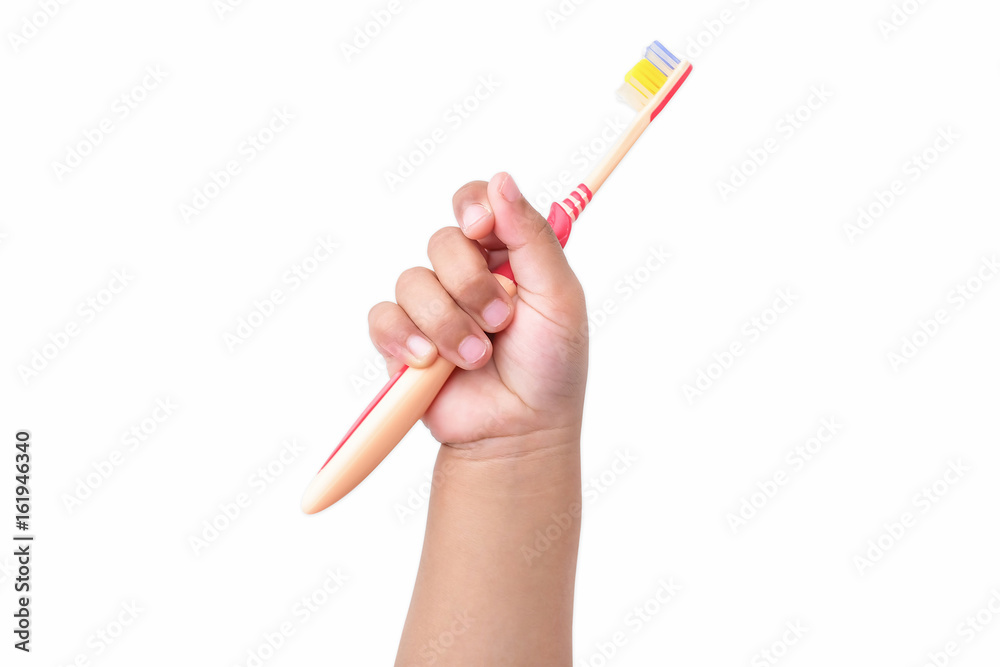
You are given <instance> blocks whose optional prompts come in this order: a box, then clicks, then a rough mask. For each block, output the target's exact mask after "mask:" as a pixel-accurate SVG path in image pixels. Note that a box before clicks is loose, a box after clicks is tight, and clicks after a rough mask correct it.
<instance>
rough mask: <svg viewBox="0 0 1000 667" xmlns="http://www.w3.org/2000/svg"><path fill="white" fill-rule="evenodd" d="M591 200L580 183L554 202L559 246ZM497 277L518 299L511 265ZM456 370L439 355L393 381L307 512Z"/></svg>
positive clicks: (327, 501) (326, 471) (377, 454)
mask: <svg viewBox="0 0 1000 667" xmlns="http://www.w3.org/2000/svg"><path fill="white" fill-rule="evenodd" d="M591 196H592V194H591V192H590V189H589V188H587V186H586V185H580V187H579V188H577V189H576V190H575V191H574V192H573V194H572V195H571V196H570V197H567V198H566V200H565V201H564V202H563V203H562V204H559V203H558V202H557V203H554V204H552V209H551V211H550V212H549V218H548V221H549V224H550V225H552V229H553V230H554V231H555V233H556V237H557V238H558V239H559V243H560V244H562V245H566V241H567V239H569V233H570V229H571V228H572V225H573V220H575V219H576V217H577V216H578V215H579V214H580V212H582V211H583V208H584V207H585V206H586V205H587V203H588V202H589V201H590V197H591ZM567 211H569V212H567ZM494 273H495V274H496V276H497V280H499V281H500V284H501V285H503V287H504V289H506V290H507V293H508V294H510V295H511V296H514V295H515V294H516V293H517V286H516V285H515V284H514V276H513V273H512V272H511V268H510V263H509V262H505V263H504V264H503V265H502V266H500V267H498V268H497V269H495V270H494ZM454 370H455V365H454V364H453V363H451V362H450V361H448V360H447V359H445V358H444V357H438V358H437V360H436V361H435V362H434V363H433V364H431V365H430V366H428V367H427V368H410V367H408V366H404V367H403V368H401V369H400V370H399V371H398V372H397V373H396V374H395V375H393V376H392V377H391V378H389V382H388V383H386V385H385V386H384V387H382V390H381V391H380V392H379V393H378V395H377V396H375V399H374V400H372V402H371V403H370V404H369V405H368V407H367V408H365V411H364V412H362V413H361V416H360V417H358V419H357V421H355V422H354V424H353V425H352V426H351V428H350V430H349V431H348V432H347V435H345V436H344V439H343V440H341V441H340V444H339V445H337V447H336V448H335V449H334V450H333V454H331V455H330V458H328V459H327V460H326V463H325V464H323V467H322V468H320V471H319V472H318V473H317V474H316V477H314V478H313V480H312V482H311V483H310V484H309V486H308V488H307V489H306V492H305V495H304V496H303V497H302V511H304V512H305V513H307V514H315V513H316V512H320V511H322V510H324V509H326V508H327V507H329V506H330V505H332V504H334V503H335V502H337V501H338V500H340V499H341V498H343V497H344V496H346V495H347V494H348V493H350V492H351V490H352V489H354V487H356V486H357V485H358V484H360V483H361V482H362V481H364V479H365V478H366V477H368V475H369V474H370V473H371V472H372V471H373V470H374V469H375V468H376V467H377V466H378V464H379V463H381V462H382V460H383V459H385V457H386V456H388V455H389V452H391V451H392V450H393V448H394V447H395V446H396V445H397V444H399V441H400V440H402V439H403V437H404V436H405V435H406V434H407V433H408V432H409V431H410V429H411V428H413V425H414V424H416V423H417V422H418V421H419V420H420V418H421V417H423V416H424V413H425V412H427V408H429V407H430V404H431V403H432V402H433V401H434V399H435V397H437V395H438V392H439V391H441V387H443V386H444V383H445V382H447V381H448V378H449V377H450V376H451V373H452V371H454Z"/></svg>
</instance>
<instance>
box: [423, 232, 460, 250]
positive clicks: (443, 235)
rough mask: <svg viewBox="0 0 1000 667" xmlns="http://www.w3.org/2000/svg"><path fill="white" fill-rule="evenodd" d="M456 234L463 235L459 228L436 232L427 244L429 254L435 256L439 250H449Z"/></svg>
mask: <svg viewBox="0 0 1000 667" xmlns="http://www.w3.org/2000/svg"><path fill="white" fill-rule="evenodd" d="M456 232H457V233H461V232H460V230H459V229H458V227H442V228H441V229H439V230H437V231H436V232H434V233H433V234H432V235H431V238H430V240H429V241H428V242H427V254H428V255H433V254H434V253H435V252H437V251H438V250H440V249H442V248H447V247H448V245H450V241H451V239H453V238H454V235H455V233H456Z"/></svg>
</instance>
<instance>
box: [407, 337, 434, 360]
mask: <svg viewBox="0 0 1000 667" xmlns="http://www.w3.org/2000/svg"><path fill="white" fill-rule="evenodd" d="M406 349H408V350H409V351H410V354H412V355H413V356H414V357H416V358H417V359H424V358H426V357H427V355H429V354H430V353H431V352H433V351H434V346H433V345H431V342H430V341H429V340H427V339H426V338H424V337H423V336H418V335H417V334H413V335H412V336H410V337H409V338H407V339H406Z"/></svg>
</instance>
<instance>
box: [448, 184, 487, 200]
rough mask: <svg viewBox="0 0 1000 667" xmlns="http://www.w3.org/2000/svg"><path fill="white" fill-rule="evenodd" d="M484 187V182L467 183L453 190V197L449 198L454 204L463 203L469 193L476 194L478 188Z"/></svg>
mask: <svg viewBox="0 0 1000 667" xmlns="http://www.w3.org/2000/svg"><path fill="white" fill-rule="evenodd" d="M483 185H485V182H484V181H469V182H468V183H466V184H465V185H463V186H462V187H460V188H459V189H458V190H455V194H454V196H453V197H452V198H451V200H452V202H453V203H454V204H456V205H457V204H459V203H461V202H463V201H465V200H466V199H467V198H468V196H469V195H470V194H471V193H474V192H476V190H477V189H478V188H482V187H483Z"/></svg>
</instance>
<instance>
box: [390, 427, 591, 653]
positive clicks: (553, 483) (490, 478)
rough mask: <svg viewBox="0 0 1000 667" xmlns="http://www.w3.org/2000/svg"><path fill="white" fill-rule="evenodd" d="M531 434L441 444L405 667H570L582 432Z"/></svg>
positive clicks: (404, 647) (406, 633)
mask: <svg viewBox="0 0 1000 667" xmlns="http://www.w3.org/2000/svg"><path fill="white" fill-rule="evenodd" d="M528 437H530V438H531V439H533V440H535V441H534V442H531V443H524V442H523V441H522V442H518V443H516V444H515V443H499V447H503V448H509V450H510V451H511V452H518V453H516V454H513V453H512V454H510V455H504V454H503V450H501V451H499V452H498V447H497V444H498V443H495V442H493V443H485V446H484V444H480V445H479V446H467V447H463V448H461V449H458V448H454V447H450V446H444V447H442V448H441V452H440V454H439V455H438V460H437V464H436V469H435V475H434V478H435V483H434V485H433V489H432V492H431V498H430V506H429V510H428V517H427V531H426V535H425V538H424V549H423V554H422V555H421V561H420V569H419V572H418V574H417V581H416V585H415V587H414V591H413V599H412V601H411V603H410V610H409V615H408V617H407V620H406V626H405V628H404V630H403V636H402V639H401V641H400V647H399V653H398V656H397V659H396V665H397V667H403V666H406V667H409V666H410V665H430V664H434V665H445V666H447V665H471V664H475V665H520V666H530V665H546V666H547V667H560V666H563V665H567V666H568V665H569V664H570V662H571V659H572V646H571V636H572V620H573V586H574V581H575V577H576V558H577V549H578V547H579V539H580V507H581V498H580V447H579V431H578V430H576V431H573V430H570V431H566V430H562V431H544V432H541V433H537V434H533V435H531V436H528ZM524 452H527V453H524Z"/></svg>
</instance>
